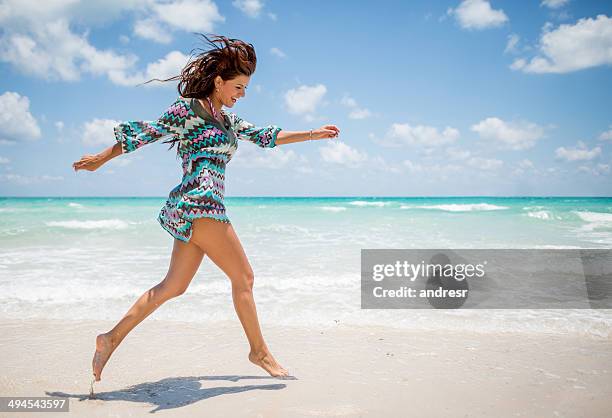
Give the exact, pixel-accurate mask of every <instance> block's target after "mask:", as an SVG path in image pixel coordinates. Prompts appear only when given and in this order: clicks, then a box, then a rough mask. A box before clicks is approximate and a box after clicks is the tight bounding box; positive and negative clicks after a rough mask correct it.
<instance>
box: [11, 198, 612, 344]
mask: <svg viewBox="0 0 612 418" xmlns="http://www.w3.org/2000/svg"><path fill="white" fill-rule="evenodd" d="M164 201H165V198H164V197H159V198H157V197H156V198H108V197H104V198H75V197H48V198H47V197H40V198H9V197H5V198H0V319H2V318H66V319H110V320H118V319H119V318H120V317H121V315H123V313H124V312H125V311H127V309H128V308H129V307H130V306H131V304H132V303H133V302H134V301H135V300H136V298H137V297H138V296H140V295H141V294H142V293H143V292H144V291H146V290H147V289H148V288H150V287H151V286H154V285H155V284H156V283H158V282H159V281H160V280H162V279H163V277H164V275H165V273H166V271H167V267H168V264H169V260H170V251H171V248H172V241H173V238H172V237H171V236H170V235H169V234H168V233H167V232H166V231H164V230H163V229H162V228H161V226H160V225H159V224H158V223H157V220H156V217H157V214H158V212H159V209H160V208H161V207H162V206H163V203H164ZM226 207H227V210H228V216H229V218H230V220H231V221H232V224H233V226H234V228H235V230H236V232H237V233H238V236H239V237H240V239H241V242H242V244H243V247H244V249H245V251H246V253H247V256H248V258H249V261H250V263H251V265H252V266H253V269H254V271H255V298H256V302H257V304H258V305H257V306H258V312H259V315H260V319H261V320H262V322H263V324H264V326H265V324H267V323H268V324H272V323H273V324H286V325H308V326H310V325H313V326H323V327H324V326H335V324H337V323H339V322H341V323H348V324H354V325H388V326H397V327H405V328H417V329H422V328H444V329H475V330H482V331H500V332H504V331H515V330H519V331H525V332H530V331H533V332H540V333H542V332H545V333H546V332H550V333H567V332H573V333H578V334H581V335H590V336H596V337H610V336H612V333H611V332H610V331H611V330H612V310H590V309H575V310H572V309H564V310H526V309H521V310H502V309H499V310H496V309H490V310H457V311H435V310H395V311H394V310H361V309H360V250H361V249H363V248H612V198H580V197H508V198H505V197H439V198H402V197H321V198H313V197H299V198H288V197H226ZM151 318H153V319H177V320H187V321H215V320H219V319H221V320H225V319H231V320H235V319H236V316H235V313H234V311H233V306H232V303H231V292H230V286H229V280H228V279H227V278H226V277H225V276H224V275H223V273H222V272H221V271H220V270H219V269H218V268H217V267H216V266H214V265H213V264H212V263H211V262H210V260H208V259H207V258H205V260H204V262H203V264H202V266H201V268H200V271H199V272H198V274H197V275H196V277H195V278H194V280H193V281H192V284H191V286H190V288H189V289H188V290H187V292H186V293H185V294H184V295H183V296H181V297H179V298H176V299H173V300H171V301H169V302H167V303H166V304H164V305H163V306H162V307H160V308H159V309H158V310H157V311H156V312H155V313H154V314H153V315H152V317H151Z"/></svg>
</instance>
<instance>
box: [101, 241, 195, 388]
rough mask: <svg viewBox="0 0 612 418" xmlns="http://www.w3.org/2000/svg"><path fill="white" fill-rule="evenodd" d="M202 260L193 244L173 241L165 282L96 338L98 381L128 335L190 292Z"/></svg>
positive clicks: (144, 295) (148, 292) (144, 294)
mask: <svg viewBox="0 0 612 418" xmlns="http://www.w3.org/2000/svg"><path fill="white" fill-rule="evenodd" d="M203 257H204V251H202V249H201V248H200V247H198V246H197V245H195V244H194V243H193V242H183V241H180V240H178V239H176V238H175V239H174V247H173V249H172V259H171V260H170V267H169V268H168V273H167V274H166V277H165V278H164V280H162V281H161V282H160V283H158V284H157V285H156V286H154V287H152V288H151V289H149V290H147V291H146V292H145V293H143V295H142V296H140V298H139V299H138V300H137V301H136V303H134V305H132V307H131V308H130V309H129V311H128V312H127V313H126V314H125V316H124V317H123V318H122V319H121V320H120V321H119V322H118V323H117V325H115V327H114V328H113V329H111V330H110V331H109V332H107V333H104V334H100V335H98V336H97V337H96V352H95V354H94V358H93V361H92V368H93V374H94V377H95V379H96V381H99V380H100V378H101V374H102V369H103V368H104V366H105V365H106V362H107V361H108V359H109V357H110V356H111V354H112V353H113V351H115V349H116V348H117V346H118V345H119V344H120V343H121V341H123V339H124V338H125V337H126V336H127V334H128V333H129V332H130V331H131V330H132V329H134V327H135V326H136V325H138V324H139V323H140V322H142V320H143V319H145V318H146V317H147V316H149V315H150V314H151V313H152V312H153V311H154V310H155V309H157V308H158V307H159V306H160V305H162V304H163V303H164V302H166V301H167V300H169V299H171V298H174V297H177V296H179V295H182V294H183V293H184V292H185V290H187V287H189V283H191V279H193V276H194V275H195V273H196V272H197V271H198V267H199V266H200V263H201V262H202V258H203Z"/></svg>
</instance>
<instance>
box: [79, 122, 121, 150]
mask: <svg viewBox="0 0 612 418" xmlns="http://www.w3.org/2000/svg"><path fill="white" fill-rule="evenodd" d="M117 124H119V121H116V120H113V119H98V118H95V119H93V120H91V121H89V122H85V123H84V124H83V129H82V130H83V137H82V140H83V144H84V145H87V146H96V145H112V144H114V143H115V139H114V138H115V135H114V132H113V128H114V127H115V126H116V125H117Z"/></svg>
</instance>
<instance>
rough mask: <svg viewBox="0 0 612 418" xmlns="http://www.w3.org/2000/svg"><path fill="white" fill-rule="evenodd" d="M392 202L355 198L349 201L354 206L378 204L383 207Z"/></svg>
mask: <svg viewBox="0 0 612 418" xmlns="http://www.w3.org/2000/svg"><path fill="white" fill-rule="evenodd" d="M390 204H391V202H366V201H365V200H353V201H352V202H349V205H353V206H378V207H382V206H385V205H390Z"/></svg>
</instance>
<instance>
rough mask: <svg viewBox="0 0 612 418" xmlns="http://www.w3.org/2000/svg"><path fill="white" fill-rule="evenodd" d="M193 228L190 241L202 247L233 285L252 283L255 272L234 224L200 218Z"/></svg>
mask: <svg viewBox="0 0 612 418" xmlns="http://www.w3.org/2000/svg"><path fill="white" fill-rule="evenodd" d="M192 226H193V230H192V234H191V240H190V241H192V242H194V243H195V244H196V245H197V246H198V247H200V248H201V249H202V250H203V251H204V252H205V253H206V255H207V256H208V257H209V258H210V259H211V260H212V261H213V262H214V263H215V264H216V265H217V266H218V267H219V268H220V269H221V270H222V271H223V272H224V273H225V274H226V275H227V276H228V277H229V278H230V280H232V282H233V283H236V284H244V283H243V282H244V281H247V282H250V281H252V278H253V270H252V268H251V265H250V263H249V260H248V258H247V256H246V254H245V253H244V249H243V248H242V244H241V243H240V240H239V239H238V235H236V231H235V230H234V228H233V226H232V224H230V223H225V222H219V221H217V220H215V219H210V218H200V219H195V220H194V221H193V225H192ZM251 285H252V283H251Z"/></svg>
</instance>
